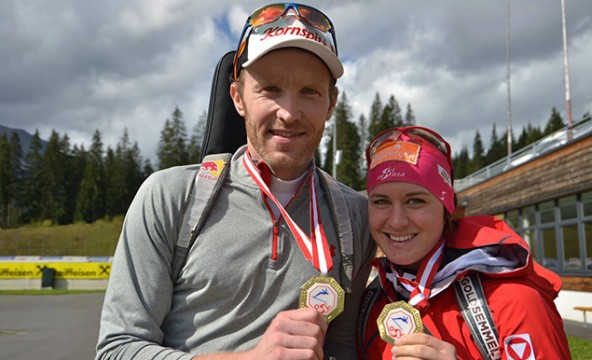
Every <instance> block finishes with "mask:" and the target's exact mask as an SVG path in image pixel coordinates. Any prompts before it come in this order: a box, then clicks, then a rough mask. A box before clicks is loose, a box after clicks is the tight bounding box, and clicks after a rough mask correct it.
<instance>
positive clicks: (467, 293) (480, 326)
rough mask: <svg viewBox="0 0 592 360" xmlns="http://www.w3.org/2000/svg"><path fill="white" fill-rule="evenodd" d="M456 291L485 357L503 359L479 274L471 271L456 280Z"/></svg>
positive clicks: (464, 315)
mask: <svg viewBox="0 0 592 360" xmlns="http://www.w3.org/2000/svg"><path fill="white" fill-rule="evenodd" d="M454 293H455V295H456V303H457V304H458V307H459V309H460V311H461V313H462V316H463V318H464V319H465V322H466V323H467V326H468V327H469V330H471V335H473V339H474V341H475V345H477V348H478V349H479V352H480V353H481V356H483V359H489V360H497V359H501V358H502V357H501V351H500V345H499V336H498V333H497V329H496V327H495V324H494V322H493V317H492V316H491V311H490V310H489V305H488V304H487V299H486V298H485V293H484V292H483V285H482V284H481V278H480V276H479V274H476V273H469V274H467V275H465V276H463V277H462V278H460V279H458V280H456V281H455V282H454Z"/></svg>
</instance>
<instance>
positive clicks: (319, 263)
mask: <svg viewBox="0 0 592 360" xmlns="http://www.w3.org/2000/svg"><path fill="white" fill-rule="evenodd" d="M243 164H244V165H245V168H246V169H247V172H248V173H249V175H251V178H252V179H253V181H255V183H256V184H257V186H259V188H260V189H261V191H263V193H264V194H265V195H266V196H267V197H268V198H269V199H270V200H271V201H273V202H274V203H275V205H276V206H277V207H278V209H279V210H280V212H281V214H282V216H283V217H284V219H285V221H286V224H287V225H288V227H289V228H290V231H291V232H292V234H293V235H294V238H296V242H297V243H298V246H299V247H300V251H302V254H303V255H304V257H305V258H306V259H307V260H311V261H312V263H313V265H314V267H315V268H316V269H317V270H319V271H320V272H321V274H323V275H326V274H327V273H328V272H329V271H330V270H331V268H333V259H332V258H331V253H330V250H329V244H328V242H327V237H326V236H325V231H324V230H323V226H322V222H321V217H320V214H319V205H318V200H317V195H316V188H315V182H314V179H315V176H314V174H315V173H314V171H312V173H311V176H310V188H311V192H310V206H309V208H310V224H311V231H310V232H311V237H309V236H308V235H307V234H306V233H305V232H304V231H303V230H302V229H301V228H300V226H298V224H296V222H295V221H294V220H292V217H290V214H288V212H287V211H286V210H285V209H284V207H283V206H282V204H281V203H280V202H279V200H277V198H276V197H275V196H274V195H273V194H272V193H271V190H269V187H268V186H267V184H266V183H265V181H263V178H262V177H261V174H260V172H259V169H258V168H257V167H256V166H255V164H254V163H253V161H252V160H251V156H250V155H249V153H248V151H247V152H246V153H245V155H244V156H243Z"/></svg>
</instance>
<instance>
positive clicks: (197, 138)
mask: <svg viewBox="0 0 592 360" xmlns="http://www.w3.org/2000/svg"><path fill="white" fill-rule="evenodd" d="M206 121H207V114H206V112H205V111H204V112H203V113H202V114H201V116H200V117H199V120H198V121H197V123H196V124H195V126H194V127H193V132H192V133H191V138H190V139H189V144H188V146H187V152H188V154H189V163H191V164H197V163H199V161H200V159H201V145H202V142H203V136H204V132H205V127H206Z"/></svg>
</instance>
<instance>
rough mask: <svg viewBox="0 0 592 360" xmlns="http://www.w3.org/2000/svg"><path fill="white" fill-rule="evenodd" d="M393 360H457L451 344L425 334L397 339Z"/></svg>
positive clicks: (414, 334)
mask: <svg viewBox="0 0 592 360" xmlns="http://www.w3.org/2000/svg"><path fill="white" fill-rule="evenodd" d="M394 342H395V345H394V346H393V349H392V350H391V354H392V355H393V360H402V359H425V360H428V359H430V360H448V359H453V360H456V359H457V357H456V349H455V348H454V346H453V345H452V344H450V343H447V342H445V341H442V340H440V339H438V338H436V337H433V336H431V335H428V334H425V333H412V334H408V335H405V336H401V337H400V338H397V339H395V341H394Z"/></svg>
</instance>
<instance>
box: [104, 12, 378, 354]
mask: <svg viewBox="0 0 592 360" xmlns="http://www.w3.org/2000/svg"><path fill="white" fill-rule="evenodd" d="M234 67H235V69H234V80H233V82H232V85H231V88H230V95H231V97H232V99H233V102H234V104H235V107H236V109H237V111H238V113H239V114H240V115H241V116H243V117H244V118H245V125H246V130H247V145H246V146H244V147H242V148H241V149H239V150H238V151H237V152H236V153H235V154H234V155H233V157H232V159H231V160H230V162H229V164H227V165H226V166H229V167H230V168H229V175H228V176H227V178H226V179H225V182H224V184H223V187H222V189H221V190H220V193H219V195H217V196H218V197H217V198H216V202H215V203H214V205H213V207H212V209H210V210H209V212H208V214H207V219H206V221H205V223H204V226H203V228H202V230H201V232H200V233H199V236H198V237H197V239H196V242H195V244H194V245H193V246H192V248H191V249H190V251H189V254H188V256H187V260H186V263H185V264H184V267H183V269H182V271H181V273H180V275H179V277H178V278H176V279H172V277H174V276H172V275H171V273H172V272H171V265H172V261H173V260H172V259H173V250H174V246H175V242H176V239H177V235H178V234H177V233H178V231H179V227H180V225H179V223H180V219H182V218H183V214H182V211H183V210H182V208H183V205H182V204H183V201H184V199H185V197H186V196H187V194H188V193H189V189H190V186H191V183H192V181H194V179H195V174H196V170H197V167H196V166H184V167H177V168H172V169H167V170H163V171H160V172H157V173H155V174H153V175H152V176H151V177H150V178H149V179H148V180H147V181H146V182H145V184H144V185H143V186H142V188H141V189H140V190H139V191H138V194H137V195H136V198H135V199H134V201H133V203H132V205H131V206H130V209H129V211H128V214H127V216H126V221H125V224H124V228H123V230H122V234H121V238H120V241H119V244H118V248H117V250H116V253H115V257H114V261H113V269H112V272H111V279H110V281H109V286H108V289H107V293H106V297H105V304H104V308H103V314H102V318H101V332H100V336H99V343H98V345H97V359H112V358H116V359H130V358H134V359H184V360H189V359H230V358H232V359H323V358H329V357H334V358H339V359H355V358H356V350H355V341H354V340H355V319H356V314H357V311H358V308H359V305H360V298H361V294H362V293H363V291H364V287H365V284H366V280H367V277H368V274H369V271H370V265H369V261H370V260H371V259H372V258H373V256H374V251H375V248H374V246H373V242H372V240H371V239H370V237H369V234H368V229H367V205H366V199H365V198H364V197H363V196H361V195H360V194H358V193H357V192H355V191H353V190H351V189H349V188H347V187H345V186H343V185H340V188H341V192H342V193H343V195H344V197H345V202H346V204H347V206H346V207H344V208H343V209H340V211H342V212H344V213H347V214H348V215H349V216H350V218H351V219H352V222H351V227H352V231H353V239H354V242H353V244H352V246H353V251H354V257H353V264H349V265H353V276H352V277H351V287H350V286H347V289H348V290H349V291H348V293H346V294H345V296H344V297H345V301H344V304H343V306H344V310H343V313H341V314H340V315H339V314H337V315H335V316H336V317H335V319H334V320H333V318H332V317H333V315H330V316H327V315H328V313H324V310H323V306H324V305H325V304H322V303H316V304H314V306H311V304H312V300H310V299H309V298H307V300H306V302H305V306H302V304H301V303H302V301H301V299H300V293H301V290H300V288H301V286H302V285H303V284H305V285H306V284H308V286H311V287H314V286H318V288H319V289H320V288H323V291H325V294H326V293H327V292H329V291H327V289H326V288H324V287H323V286H325V284H324V283H323V281H326V280H327V279H331V278H333V279H334V281H336V282H337V283H342V284H343V283H344V282H345V280H346V279H345V277H346V276H345V273H344V271H343V269H344V264H343V261H342V260H343V259H342V257H341V256H340V254H341V253H342V251H344V249H342V248H341V245H340V241H339V234H338V230H337V226H336V223H337V220H336V219H334V216H333V212H332V210H331V209H332V208H331V207H330V205H329V202H328V190H327V188H326V186H325V185H326V184H325V181H326V180H324V179H323V177H322V176H321V174H320V172H319V170H318V169H317V168H316V166H315V165H314V162H313V158H314V152H315V149H316V148H317V146H318V145H319V142H320V140H321V137H322V135H323V130H324V126H325V122H326V121H328V120H329V119H330V118H331V116H332V114H333V110H334V108H335V104H336V102H337V95H338V91H337V88H336V87H335V82H336V79H337V78H339V77H340V76H341V75H342V74H343V66H342V65H341V63H340V61H339V59H338V58H337V50H336V43H335V36H334V29H333V26H332V24H331V22H330V21H329V19H328V18H327V17H326V16H325V15H324V14H322V13H321V12H320V11H318V10H316V9H314V8H311V7H308V6H304V5H294V4H274V5H268V6H264V7H263V8H261V9H259V10H257V11H255V12H254V13H253V15H251V17H249V19H248V20H247V24H246V25H245V30H244V31H243V35H242V36H241V40H240V42H239V48H238V50H237V55H236V58H235V61H234ZM237 126H242V125H241V124H237ZM319 275H320V276H319ZM331 284H332V282H331ZM332 286H333V285H332ZM336 293H338V292H336ZM317 295H319V296H320V295H322V294H321V292H319V294H316V295H315V296H317ZM337 298H339V296H337V297H335V298H334V299H332V300H330V301H335V302H337V300H336V299H337ZM323 301H325V300H323ZM299 305H300V308H299ZM315 308H316V309H317V310H315ZM331 314H333V313H331ZM329 320H330V321H331V323H330V325H329Z"/></svg>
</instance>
